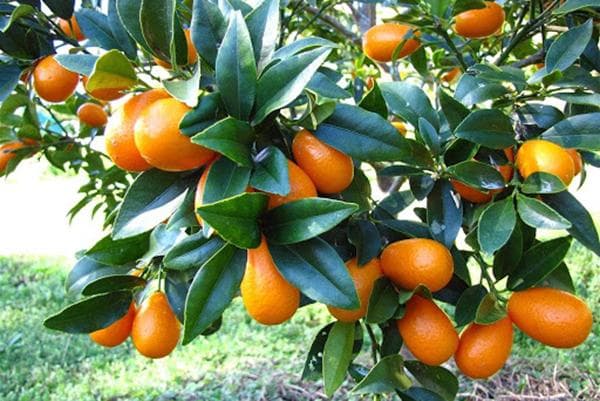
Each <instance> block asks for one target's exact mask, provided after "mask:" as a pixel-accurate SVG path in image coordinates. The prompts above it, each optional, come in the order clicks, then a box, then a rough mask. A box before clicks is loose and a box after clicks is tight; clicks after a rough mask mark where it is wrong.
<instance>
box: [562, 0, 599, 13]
mask: <svg viewBox="0 0 600 401" xmlns="http://www.w3.org/2000/svg"><path fill="white" fill-rule="evenodd" d="M597 6H598V2H597V1H596V0H567V1H566V2H565V3H564V4H562V5H561V6H560V7H558V8H557V9H555V10H554V11H553V12H552V13H553V14H558V15H562V14H568V13H572V12H573V11H577V10H580V9H582V8H585V7H597Z"/></svg>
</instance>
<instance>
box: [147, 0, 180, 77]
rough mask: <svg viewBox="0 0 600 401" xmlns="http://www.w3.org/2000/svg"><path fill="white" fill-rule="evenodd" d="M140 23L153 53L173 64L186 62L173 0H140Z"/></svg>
mask: <svg viewBox="0 0 600 401" xmlns="http://www.w3.org/2000/svg"><path fill="white" fill-rule="evenodd" d="M140 25H141V28H142V34H143V35H144V39H145V41H146V43H147V44H148V46H149V47H150V49H152V53H153V54H154V55H156V56H157V57H158V58H160V59H162V60H165V61H168V62H170V63H171V64H173V65H175V64H177V65H185V64H187V61H188V60H187V45H186V40H185V36H184V33H183V29H182V28H181V25H180V24H179V22H178V20H177V14H176V2H175V0H142V3H141V5H140Z"/></svg>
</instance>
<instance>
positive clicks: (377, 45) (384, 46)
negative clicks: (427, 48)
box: [362, 23, 421, 62]
mask: <svg viewBox="0 0 600 401" xmlns="http://www.w3.org/2000/svg"><path fill="white" fill-rule="evenodd" d="M414 29H415V28H414V27H412V26H410V25H404V24H398V23H385V24H379V25H375V26H373V27H372V28H370V29H369V30H368V31H367V32H365V35H364V37H363V43H362V46H363V52H364V53H365V54H366V55H367V56H368V57H370V58H372V59H373V60H375V61H381V62H388V61H392V55H393V54H394V50H396V48H397V47H398V46H399V45H400V43H402V42H404V44H403V45H402V49H401V50H400V51H399V52H398V58H399V59H400V58H403V57H406V56H408V55H409V54H412V53H414V51H415V50H417V49H418V48H419V46H421V42H419V40H418V39H416V38H415V37H417V36H419V33H418V32H416V31H414ZM410 31H412V36H410V35H409V32H410ZM407 37H409V39H406V38H407ZM405 39H406V40H405Z"/></svg>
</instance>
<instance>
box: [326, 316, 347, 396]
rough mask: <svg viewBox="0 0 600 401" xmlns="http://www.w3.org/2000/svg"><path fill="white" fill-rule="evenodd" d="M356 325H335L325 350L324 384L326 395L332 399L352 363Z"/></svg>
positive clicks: (339, 323) (337, 323)
mask: <svg viewBox="0 0 600 401" xmlns="http://www.w3.org/2000/svg"><path fill="white" fill-rule="evenodd" d="M353 344H354V323H341V322H336V323H334V324H333V327H332V328H331V331H330V332H329V335H328V336H327V341H326V342H325V347H324V348H323V383H324V385H325V394H326V395H327V396H328V397H331V396H332V395H333V393H334V392H335V390H337V389H338V387H340V386H341V385H342V383H343V382H344V379H345V378H346V371H347V370H348V367H349V366H350V362H351V361H352V346H353Z"/></svg>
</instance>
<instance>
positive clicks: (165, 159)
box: [135, 98, 215, 171]
mask: <svg viewBox="0 0 600 401" xmlns="http://www.w3.org/2000/svg"><path fill="white" fill-rule="evenodd" d="M190 110H191V109H190V108H189V107H188V106H186V105H185V104H184V103H182V102H180V101H178V100H176V99H173V98H169V99H161V100H158V101H156V102H154V103H152V104H150V105H148V106H147V107H146V108H145V109H144V110H142V113H141V114H140V116H139V118H138V120H137V122H136V123H135V144H136V146H137V148H138V149H139V151H140V154H141V155H142V157H143V158H144V159H145V160H146V161H147V162H148V163H150V164H151V165H152V166H154V167H156V168H159V169H161V170H165V171H185V170H192V169H195V168H198V167H200V166H203V165H205V164H206V163H208V162H209V161H211V160H212V159H213V158H214V157H215V153H214V152H213V151H212V150H210V149H207V148H205V147H202V146H200V145H196V144H195V143H192V141H191V140H190V138H189V137H187V136H185V135H183V134H182V133H181V131H180V130H179V123H180V122H181V120H182V119H183V116H184V115H185V114H186V113H187V112H188V111H190Z"/></svg>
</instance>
